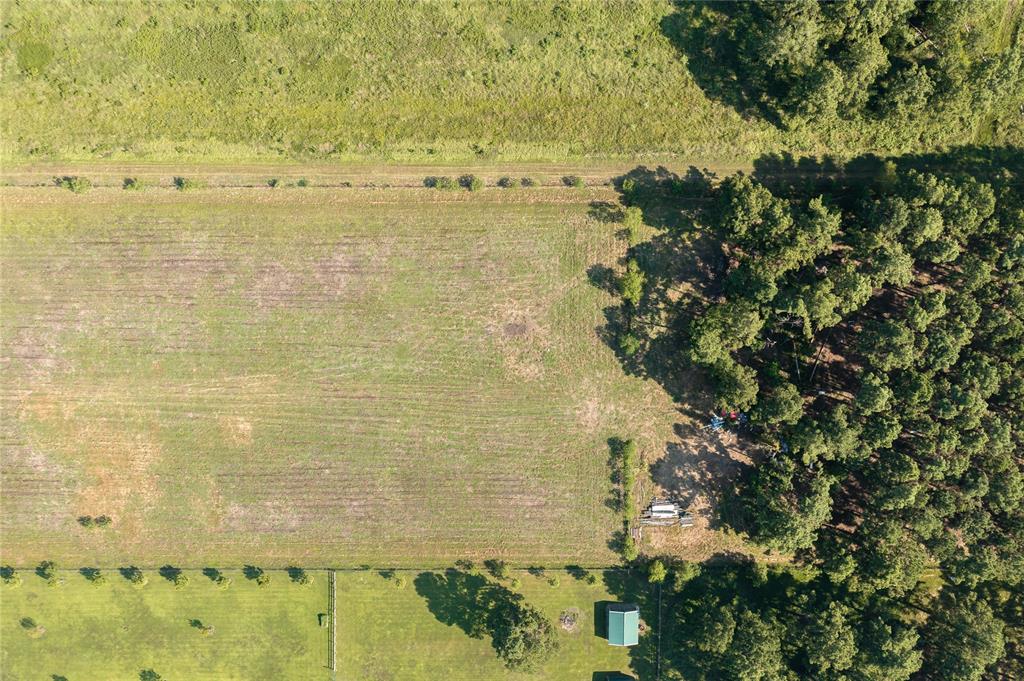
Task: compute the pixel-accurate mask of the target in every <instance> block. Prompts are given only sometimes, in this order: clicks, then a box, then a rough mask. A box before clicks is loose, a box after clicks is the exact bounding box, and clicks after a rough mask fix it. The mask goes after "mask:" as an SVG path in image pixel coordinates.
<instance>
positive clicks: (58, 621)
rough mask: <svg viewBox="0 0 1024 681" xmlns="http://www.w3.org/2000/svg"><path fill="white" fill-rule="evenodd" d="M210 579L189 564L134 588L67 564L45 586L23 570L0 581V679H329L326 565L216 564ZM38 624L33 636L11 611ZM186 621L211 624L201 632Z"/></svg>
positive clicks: (153, 575)
mask: <svg viewBox="0 0 1024 681" xmlns="http://www.w3.org/2000/svg"><path fill="white" fill-rule="evenodd" d="M225 574H226V575H227V576H229V577H230V578H231V579H232V581H233V583H232V584H231V586H230V588H228V589H220V588H218V587H217V586H216V585H215V584H214V583H213V582H212V581H210V580H209V579H207V578H206V577H204V576H203V575H202V574H201V573H200V572H199V571H190V572H189V573H188V575H189V583H188V584H187V585H186V586H185V587H183V588H181V589H175V587H174V585H172V584H171V583H170V582H169V581H167V580H165V579H162V578H161V577H160V576H158V575H157V574H156V573H150V574H149V583H148V584H147V585H146V586H144V587H142V588H137V587H134V586H132V585H131V584H130V583H129V582H128V581H126V580H125V579H123V578H121V576H120V575H118V574H117V573H116V571H108V572H107V573H106V577H107V583H106V584H102V585H93V584H90V583H89V582H88V581H87V580H86V579H85V578H84V577H82V576H81V575H79V574H78V573H76V572H72V571H67V572H65V573H63V574H62V575H61V577H62V578H63V581H64V583H63V584H62V585H61V586H57V587H50V586H47V584H46V582H45V581H44V580H42V579H40V578H39V577H37V576H35V575H32V574H30V573H25V574H24V577H23V578H24V583H23V584H22V585H21V586H19V587H17V588H9V587H0V589H2V590H0V597H2V603H3V606H2V617H0V641H2V642H3V645H2V647H0V677H2V678H3V679H4V681H44V680H45V681H51V679H60V678H66V679H68V681H88V680H91V679H97V680H98V679H103V681H138V679H139V672H140V671H142V670H148V669H152V670H153V671H155V672H157V673H158V674H160V675H161V676H162V677H163V678H165V679H194V680H195V681H229V680H230V681H256V680H261V681H276V680H281V681H285V680H287V681H308V680H315V679H323V680H324V681H327V679H329V678H330V671H329V670H328V668H327V665H328V642H329V638H328V629H327V628H322V627H321V626H320V624H319V620H318V617H317V616H318V614H319V613H326V612H328V606H327V603H328V597H327V596H328V595H327V576H326V573H323V572H317V573H311V575H312V577H313V583H312V584H311V585H308V586H298V585H296V584H293V583H291V582H290V581H289V580H288V577H287V575H285V574H283V573H275V574H274V575H273V576H272V577H271V580H270V583H269V584H268V585H267V586H264V587H259V586H257V585H256V584H255V583H254V582H251V581H248V580H246V579H245V578H244V577H243V576H242V573H241V572H237V571H227V572H225ZM23 618H31V619H32V620H33V621H34V622H35V624H36V625H38V626H40V627H42V628H43V629H45V633H44V634H43V635H42V636H38V637H33V636H30V635H29V632H28V631H27V630H26V629H25V628H23V627H22V625H21V620H22V619H23ZM191 620H199V621H200V622H201V623H202V624H203V625H205V626H212V627H213V632H212V633H211V634H209V635H204V634H203V633H202V632H201V631H200V630H199V629H198V628H197V627H195V626H192V624H191V623H190V621H191Z"/></svg>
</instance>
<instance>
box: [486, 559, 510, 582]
mask: <svg viewBox="0 0 1024 681" xmlns="http://www.w3.org/2000/svg"><path fill="white" fill-rule="evenodd" d="M484 567H486V568H487V571H488V572H490V573H491V574H492V575H493V576H494V577H495V578H497V579H508V565H506V564H505V561H503V560H497V559H492V560H485V561H484Z"/></svg>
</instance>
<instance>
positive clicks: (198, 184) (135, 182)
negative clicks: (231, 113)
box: [54, 175, 351, 194]
mask: <svg viewBox="0 0 1024 681" xmlns="http://www.w3.org/2000/svg"><path fill="white" fill-rule="evenodd" d="M54 184H56V185H57V186H58V187H63V188H64V189H67V190H68V191H71V192H74V193H75V194H83V193H85V192H87V191H89V190H90V189H92V181H91V180H90V179H89V178H87V177H82V176H80V175H64V176H62V177H56V178H54ZM173 184H174V188H175V189H177V190H178V191H182V192H184V191H191V190H193V189H203V188H205V187H206V182H204V181H203V180H198V179H196V178H192V177H180V176H179V177H175V178H174V180H173ZM150 186H151V185H150V184H149V183H147V182H145V181H144V180H142V179H140V178H138V177H126V178H124V182H122V184H121V187H122V188H123V189H125V190H127V191H141V190H143V189H147V188H148V187H150ZM267 186H268V187H270V188H271V189H273V188H275V187H280V186H281V181H280V180H279V179H277V178H276V177H273V178H270V179H269V180H267ZM287 186H289V187H291V186H295V187H308V186H310V185H309V180H307V179H306V178H304V177H303V178H301V179H299V180H297V181H296V182H295V183H294V185H293V184H291V183H289V184H288V185H287ZM344 186H351V184H349V183H347V182H346V183H345V185H344Z"/></svg>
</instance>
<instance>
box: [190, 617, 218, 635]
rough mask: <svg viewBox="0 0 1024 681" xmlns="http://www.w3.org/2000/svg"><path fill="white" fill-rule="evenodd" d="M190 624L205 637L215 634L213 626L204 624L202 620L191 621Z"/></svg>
mask: <svg viewBox="0 0 1024 681" xmlns="http://www.w3.org/2000/svg"><path fill="white" fill-rule="evenodd" d="M188 623H189V626H191V627H192V628H193V629H198V630H199V633H200V634H202V635H203V636H209V635H211V634H212V633H213V625H212V624H203V622H202V620H189V621H188Z"/></svg>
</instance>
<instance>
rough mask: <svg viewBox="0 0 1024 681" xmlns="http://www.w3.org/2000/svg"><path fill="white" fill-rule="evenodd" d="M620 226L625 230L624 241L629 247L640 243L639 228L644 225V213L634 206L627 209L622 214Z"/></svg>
mask: <svg viewBox="0 0 1024 681" xmlns="http://www.w3.org/2000/svg"><path fill="white" fill-rule="evenodd" d="M622 224H623V226H624V227H625V228H626V240H627V242H628V243H629V245H630V246H636V245H637V244H638V243H640V227H641V226H642V225H643V224H644V213H643V211H642V210H640V209H639V208H637V207H636V206H630V207H628V208H627V209H626V210H625V212H624V213H623V214H622Z"/></svg>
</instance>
